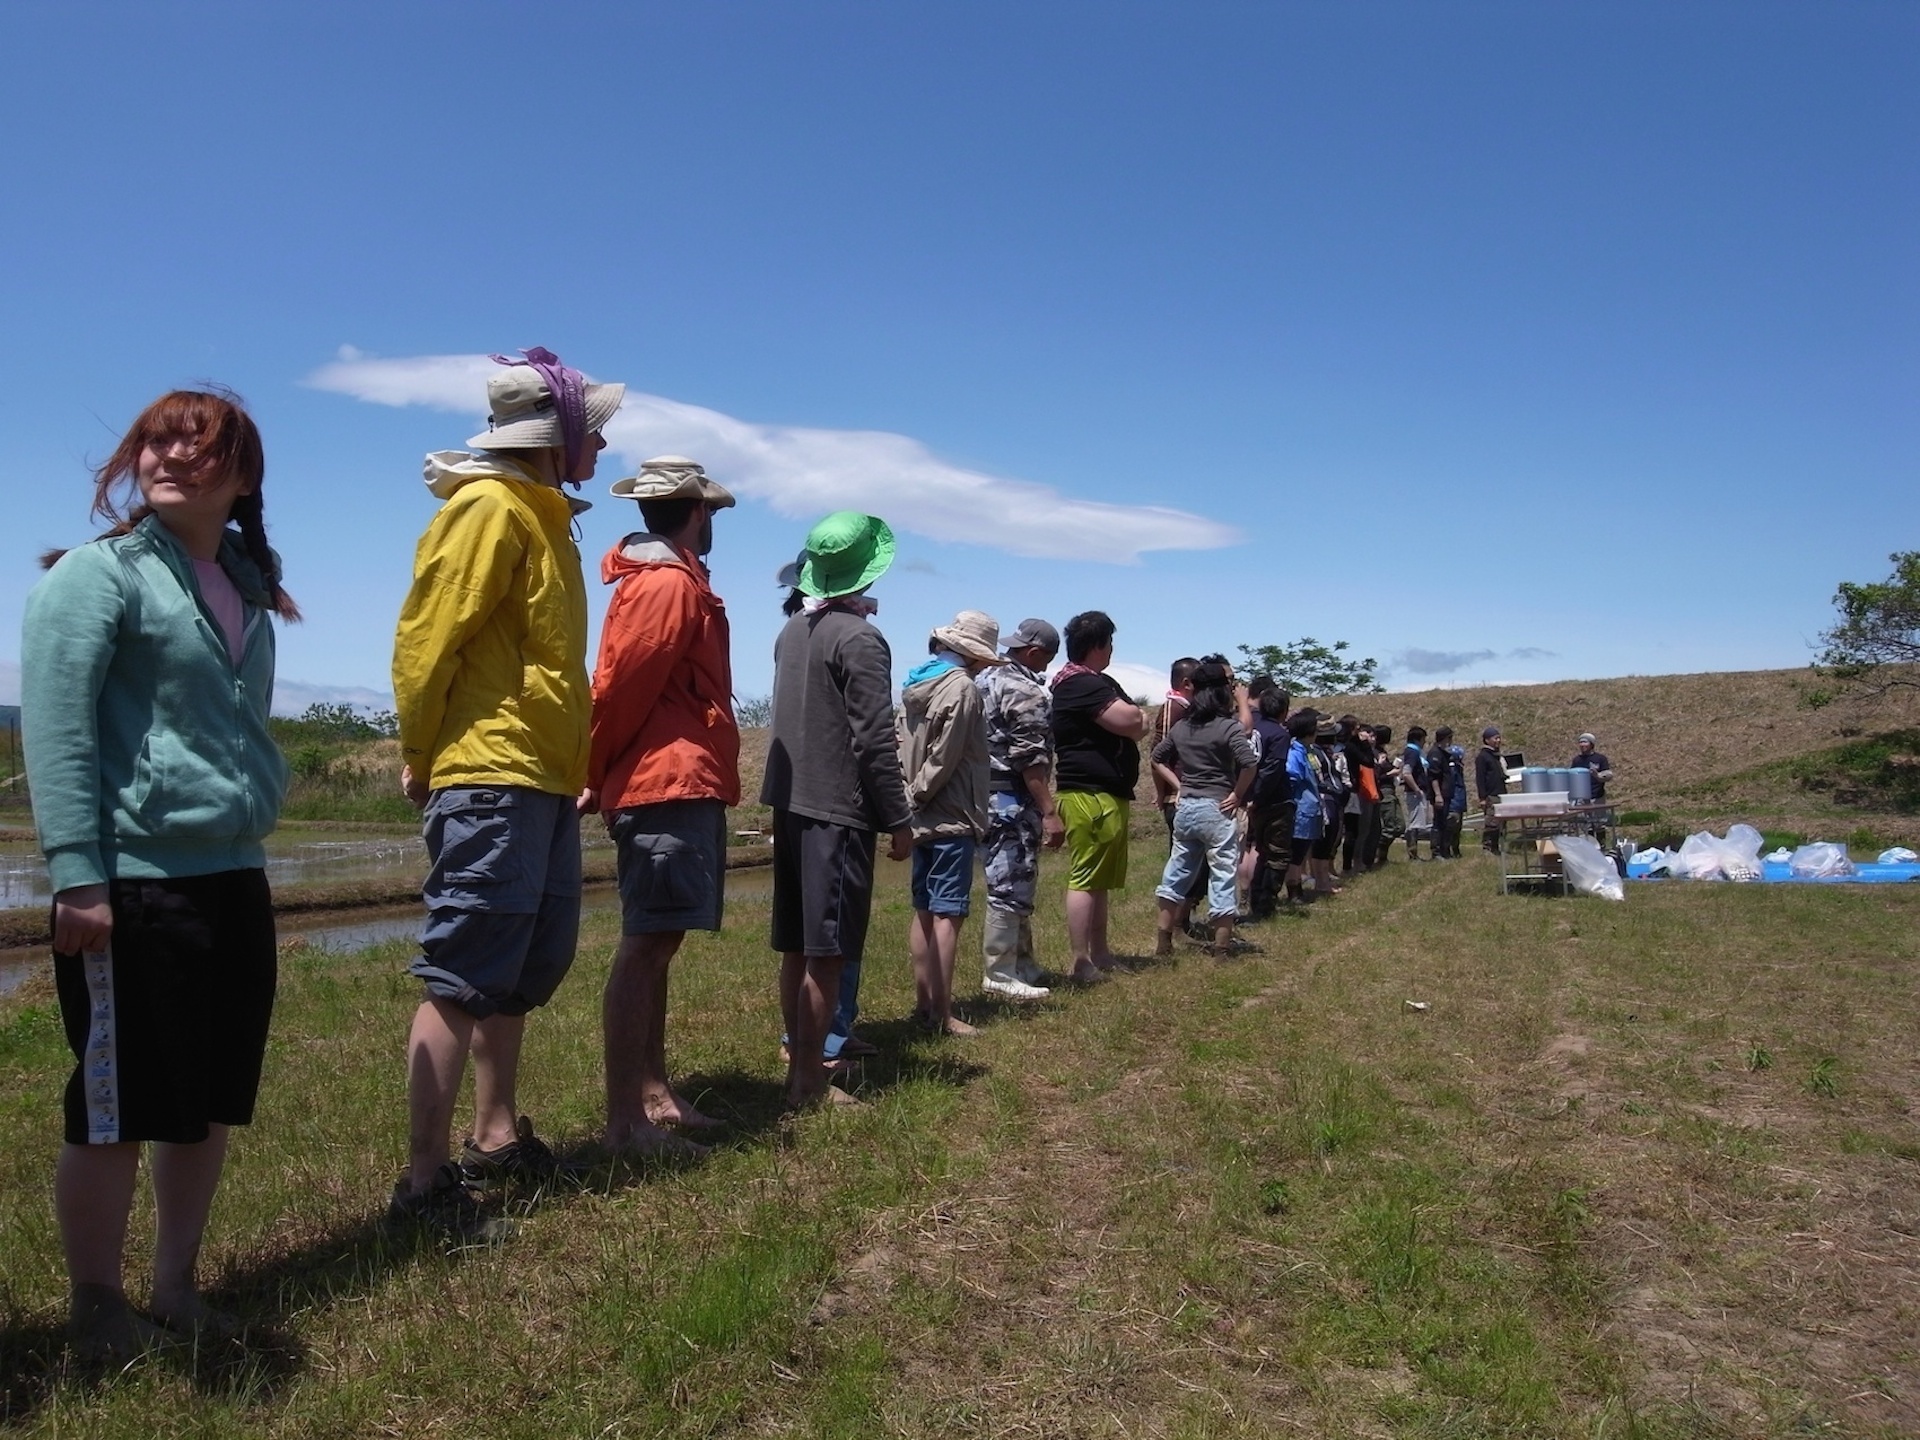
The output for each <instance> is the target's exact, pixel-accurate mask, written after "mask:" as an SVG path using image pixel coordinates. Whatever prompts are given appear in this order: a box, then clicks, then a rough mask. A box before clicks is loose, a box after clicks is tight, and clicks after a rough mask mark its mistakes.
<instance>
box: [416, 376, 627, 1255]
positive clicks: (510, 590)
mask: <svg viewBox="0 0 1920 1440" xmlns="http://www.w3.org/2000/svg"><path fill="white" fill-rule="evenodd" d="M522 353H523V354H524V355H525V356H526V359H525V360H524V361H512V360H508V359H506V358H505V357H503V356H498V355H496V356H494V357H493V358H494V359H495V360H496V361H498V362H499V363H500V364H502V365H504V366H506V367H508V368H506V369H504V370H502V371H500V372H499V373H498V374H496V375H494V376H493V377H492V378H491V379H490V380H489V381H488V384H487V404H488V410H489V414H490V418H489V421H488V428H487V431H486V433H485V434H482V435H476V436H475V437H474V438H473V439H472V440H470V441H468V442H467V443H468V444H469V445H470V446H473V447H475V449H476V450H477V452H478V453H469V452H466V451H458V450H442V451H436V452H435V453H433V454H431V455H429V456H428V457H427V463H426V480H427V487H428V489H430V490H431V491H432V492H433V493H434V495H435V496H437V497H439V499H440V500H441V502H442V503H441V506H440V510H439V512H438V513H437V514H436V515H435V516H434V518H433V521H432V523H431V524H429V525H428V526H427V531H426V534H425V535H423V536H422V537H421V539H420V544H419V547H418V549H417V550H416V551H415V553H414V563H413V586H412V588H411V589H410V590H409V591H408V593H407V599H406V603H405V604H404V605H403V606H402V607H401V611H400V624H399V629H398V633H397V634H396V635H395V637H394V647H393V693H394V708H395V710H396V712H397V713H398V716H399V720H400V750H401V756H402V759H403V761H404V766H405V768H404V769H403V770H402V771H401V782H400V783H401V788H402V789H403V790H405V792H406V795H407V798H408V799H409V800H411V801H413V803H414V804H415V805H417V806H420V807H421V810H422V819H423V823H424V831H425V839H426V843H427V854H428V858H429V860H430V863H431V869H430V871H429V873H428V876H427V881H426V885H425V887H424V888H423V892H422V897H421V898H422V899H423V900H424V901H425V904H426V909H427V916H426V923H425V926H424V928H423V929H422V932H421V936H420V953H419V955H418V956H417V957H416V958H415V960H414V962H413V964H412V966H411V967H410V969H411V971H412V973H413V974H415V975H417V976H419V977H420V979H421V980H422V981H423V982H425V985H426V992H427V993H426V998H425V999H424V1000H423V1001H422V1002H421V1005H420V1008H419V1010H418V1011H416V1012H415V1014H414V1018H413V1026H412V1030H411V1032H410V1034H409V1035H408V1037H407V1101H408V1118H409V1157H408V1167H407V1173H406V1174H405V1175H403V1176H401V1177H400V1180H399V1183H398V1184H396V1185H395V1187H394V1192H393V1199H392V1202H391V1204H390V1206H389V1213H390V1215H391V1217H392V1218H393V1219H395V1220H396V1221H414V1222H419V1223H423V1224H426V1225H428V1226H430V1227H433V1228H436V1229H442V1230H446V1231H449V1232H454V1233H469V1232H471V1231H473V1230H475V1229H477V1228H481V1227H483V1225H484V1222H483V1221H482V1220H481V1219H480V1213H479V1203H478V1201H477V1199H476V1198H475V1195H474V1190H475V1189H476V1188H481V1187H484V1186H486V1185H488V1184H491V1183H495V1182H498V1181H503V1180H520V1179H530V1180H536V1181H545V1180H549V1179H551V1178H553V1177H554V1175H555V1174H556V1172H557V1171H558V1170H559V1168H560V1167H559V1162H558V1161H557V1159H556V1158H555V1156H554V1154H553V1152H552V1151H551V1150H550V1149H548V1147H547V1146H546V1145H545V1144H544V1143H543V1142H542V1141H541V1140H540V1139H539V1138H538V1137H537V1136H536V1135H535V1134H534V1133H533V1126H532V1124H531V1122H529V1121H528V1120H527V1118H526V1117H525V1116H524V1115H521V1114H520V1113H519V1105H518V1099H517V1096H516V1082H517V1079H518V1074H519V1064H520V1042H521V1037H522V1033H523V1031H524V1029H525V1025H526V1016H527V1012H528V1011H530V1010H532V1009H534V1008H536V1007H537V1006H540V1005H544V1004H545V1003H546V1002H547V1001H548V1000H550V999H551V998H552V997H553V993H554V991H555V990H556V989H558V988H559V985H560V981H561V980H562V979H563V978H564V977H565V975H566V973H567V969H568V967H569V966H570V965H571V964H572V963H573V954H574V948H575V943H576V940H577V938H578V932H579V926H580V809H581V808H582V807H584V806H586V805H587V804H589V803H590V802H589V800H588V798H587V796H586V794H585V788H586V781H587V756H588V724H589V720H590V718H591V714H592V696H591V692H590V690H589V687H588V682H587V671H586V652H587V594H586V583H585V581H584V579H583V578H582V576H581V573H580V552H579V550H578V549H577V548H576V547H575V545H574V542H573V533H572V531H573V517H574V515H575V514H576V513H577V512H578V511H580V510H584V509H585V508H586V503H585V502H584V501H578V500H574V499H571V498H570V497H568V495H567V494H566V493H565V491H564V490H563V489H562V488H561V487H562V486H563V485H575V486H578V485H579V484H580V483H581V482H582V481H585V480H588V479H591V478H592V476H593V471H594V465H595V462H596V460H597V459H598V457H599V453H600V451H601V450H602V449H604V448H605V446H606V441H605V440H604V439H603V438H602V437H601V434H600V431H601V429H602V427H603V426H605V425H606V423H607V421H608V420H610V419H612V418H613V413H614V411H615V410H617V409H618V408H619V406H620V401H621V399H622V397H623V396H624V395H625V393H626V387H625V386H623V385H592V384H588V383H587V382H586V380H585V378H584V377H583V376H581V374H580V372H579V371H577V370H571V369H568V368H567V367H566V366H564V365H562V364H561V363H560V359H559V357H558V356H556V355H554V354H553V353H552V352H551V351H548V350H544V349H537V348H536V349H533V350H528V351H524V352H522ZM469 1050H471V1052H472V1054H473V1062H474V1087H473V1089H474V1117H473V1133H472V1135H471V1136H469V1137H468V1139H467V1140H466V1142H465V1144H464V1145H463V1146H462V1149H461V1155H460V1160H459V1162H458V1163H457V1164H456V1163H454V1161H453V1160H452V1158H451V1150H452V1143H451V1127H452V1122H453V1107H454V1102H455V1099H456V1097H457V1096H458V1095H459V1091H460V1081H461V1077H462V1075H463V1073H464V1072H465V1070H466V1062H467V1055H468V1052H469Z"/></svg>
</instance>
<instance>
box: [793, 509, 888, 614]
mask: <svg viewBox="0 0 1920 1440" xmlns="http://www.w3.org/2000/svg"><path fill="white" fill-rule="evenodd" d="M893 550H894V545H893V531H892V530H891V529H890V528H888V525H887V522H886V521H884V520H882V519H881V518H880V517H879V516H878V515H862V514H861V513H860V512H859V511H858V510H836V511H834V512H833V514H831V515H829V516H827V518H826V519H824V520H822V521H821V522H820V523H819V524H818V525H815V526H814V527H813V529H811V530H809V531H808V532H807V544H806V548H805V549H803V550H802V551H801V552H800V575H799V579H798V580H797V582H796V585H795V588H796V589H798V590H799V591H800V593H801V594H802V595H811V596H813V597H814V598H816V599H820V600H831V599H833V598H834V597H835V596H838V595H851V594H853V593H854V592H855V591H859V590H864V589H866V588H867V586H869V585H871V584H873V582H874V581H876V580H878V579H879V578H880V577H881V576H882V575H884V574H886V573H887V567H888V566H889V565H891V564H893Z"/></svg>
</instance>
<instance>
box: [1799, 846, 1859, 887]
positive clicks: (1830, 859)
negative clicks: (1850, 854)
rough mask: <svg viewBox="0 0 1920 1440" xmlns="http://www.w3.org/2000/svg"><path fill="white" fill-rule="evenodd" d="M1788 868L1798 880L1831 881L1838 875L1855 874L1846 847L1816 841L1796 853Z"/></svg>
mask: <svg viewBox="0 0 1920 1440" xmlns="http://www.w3.org/2000/svg"><path fill="white" fill-rule="evenodd" d="M1787 868H1788V869H1789V870H1790V871H1792V872H1793V878H1794V879H1796V880H1830V879H1832V878H1833V877H1834V876H1836V875H1851V874H1853V861H1851V860H1849V859H1848V858H1847V847H1846V846H1844V845H1835V844H1834V843H1833V842H1832V841H1829V840H1816V841H1814V842H1813V843H1812V844H1811V845H1802V846H1801V847H1800V848H1799V849H1798V850H1796V851H1794V852H1793V858H1792V859H1791V860H1789V861H1787Z"/></svg>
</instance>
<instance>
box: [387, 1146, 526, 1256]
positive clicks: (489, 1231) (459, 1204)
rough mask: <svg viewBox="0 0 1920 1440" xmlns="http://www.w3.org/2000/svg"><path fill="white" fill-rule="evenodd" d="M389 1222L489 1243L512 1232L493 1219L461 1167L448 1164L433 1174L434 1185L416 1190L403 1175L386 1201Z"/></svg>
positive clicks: (465, 1239)
mask: <svg viewBox="0 0 1920 1440" xmlns="http://www.w3.org/2000/svg"><path fill="white" fill-rule="evenodd" d="M387 1223H388V1224H389V1225H391V1226H394V1227H396V1228H405V1227H418V1228H419V1229H421V1230H425V1231H428V1232H430V1233H432V1234H435V1235H441V1236H445V1237H446V1238H448V1239H450V1240H462V1241H474V1242H489V1241H493V1240H503V1239H505V1238H506V1237H507V1235H508V1234H510V1233H512V1227H511V1225H510V1224H509V1223H508V1222H507V1221H505V1220H498V1219H492V1218H490V1217H488V1216H487V1215H486V1213H485V1212H484V1211H482V1210H481V1208H480V1201H479V1199H478V1198H477V1197H476V1196H475V1195H474V1193H473V1191H472V1190H470V1189H469V1188H468V1187H467V1182H466V1180H465V1178H464V1177H463V1176H462V1175H461V1174H460V1167H459V1166H457V1165H455V1164H454V1163H453V1162H452V1161H450V1160H449V1161H448V1162H447V1163H446V1164H444V1165H442V1166H441V1167H440V1168H439V1169H438V1170H436V1171H434V1172H433V1183H431V1184H430V1185H428V1186H427V1188H426V1189H424V1190H415V1189H414V1188H413V1187H412V1185H410V1184H409V1183H408V1177H407V1176H405V1175H402V1176H401V1177H400V1179H399V1181H398V1183H396V1184H395V1185H394V1187H393V1197H392V1198H391V1199H390V1200H388V1201H387Z"/></svg>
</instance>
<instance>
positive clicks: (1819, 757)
mask: <svg viewBox="0 0 1920 1440" xmlns="http://www.w3.org/2000/svg"><path fill="white" fill-rule="evenodd" d="M1786 768H1787V773H1788V774H1789V775H1790V776H1791V777H1792V779H1793V782H1794V783H1795V784H1796V785H1798V786H1799V787H1800V788H1801V789H1802V790H1810V791H1812V792H1814V793H1815V794H1823V795H1830V796H1831V797H1832V798H1833V801H1834V803H1835V804H1838V805H1857V806H1861V807H1863V808H1871V809H1884V810H1893V811H1897V812H1899V813H1901V814H1909V815H1910V814H1914V813H1916V812H1920V730H1890V731H1888V732H1886V733H1885V734H1882V735H1867V736H1862V737H1861V738H1859V739H1857V740H1849V741H1848V742H1847V743H1846V744H1844V745H1836V746H1834V747H1833V748H1832V749H1831V750H1821V751H1819V752H1817V753H1815V754H1812V755H1805V756H1802V757H1801V758H1800V759H1798V760H1793V761H1790V762H1788V764H1787V767H1786Z"/></svg>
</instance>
